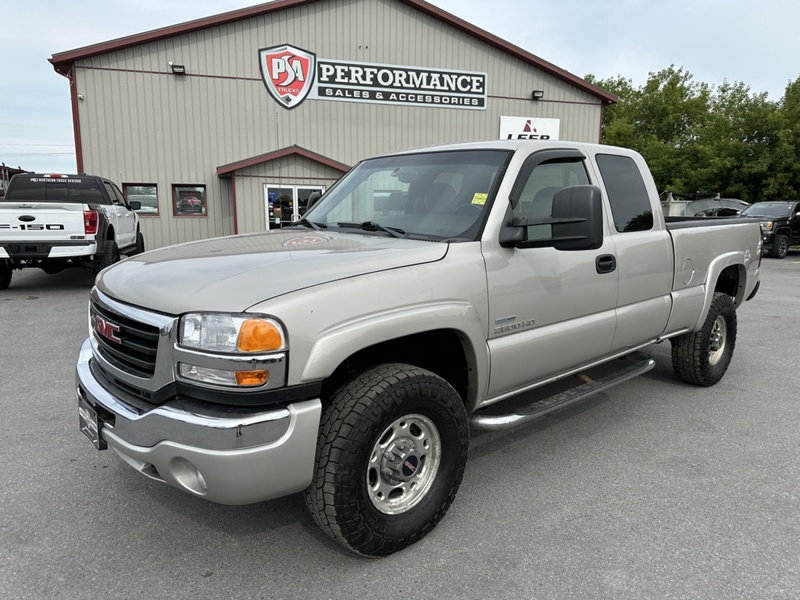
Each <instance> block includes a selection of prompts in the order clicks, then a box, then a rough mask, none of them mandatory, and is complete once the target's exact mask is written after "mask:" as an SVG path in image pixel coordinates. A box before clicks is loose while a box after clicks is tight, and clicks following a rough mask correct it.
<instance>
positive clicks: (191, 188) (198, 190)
mask: <svg viewBox="0 0 800 600" xmlns="http://www.w3.org/2000/svg"><path fill="white" fill-rule="evenodd" d="M172 203H173V213H172V214H174V215H175V216H176V217H205V216H207V215H208V212H207V210H206V186H204V185H173V186H172Z"/></svg>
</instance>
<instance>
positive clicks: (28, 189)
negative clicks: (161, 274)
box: [0, 173, 144, 290]
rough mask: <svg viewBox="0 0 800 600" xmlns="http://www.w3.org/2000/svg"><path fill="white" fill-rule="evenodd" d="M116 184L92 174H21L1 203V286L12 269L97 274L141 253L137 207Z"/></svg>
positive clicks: (142, 241) (5, 285)
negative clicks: (78, 270) (75, 269)
mask: <svg viewBox="0 0 800 600" xmlns="http://www.w3.org/2000/svg"><path fill="white" fill-rule="evenodd" d="M140 206H141V204H140V203H139V202H133V201H131V202H128V201H126V200H125V198H124V196H123V195H122V192H121V191H120V190H119V188H118V187H117V186H116V184H114V182H112V181H109V180H108V179H104V178H102V177H98V176H95V175H86V174H85V173H81V174H79V175H61V174H52V173H51V174H41V173H21V174H19V175H15V176H14V177H12V178H11V182H10V183H9V187H8V191H7V192H6V194H5V196H4V197H3V198H2V201H0V290H3V289H6V288H7V287H8V286H9V285H10V283H11V274H12V272H13V271H14V270H15V269H24V268H30V267H34V268H40V269H42V270H43V271H44V272H45V273H50V274H52V273H57V272H59V271H61V270H63V269H65V268H66V267H70V266H83V267H89V268H94V269H95V271H96V272H99V271H100V270H102V269H103V268H105V267H107V266H109V265H111V264H113V263H115V262H117V261H118V260H119V259H120V254H121V253H122V254H138V253H139V252H143V251H144V238H143V237H142V233H141V231H140V230H139V219H138V216H137V215H136V212H135V210H137V209H139V208H140Z"/></svg>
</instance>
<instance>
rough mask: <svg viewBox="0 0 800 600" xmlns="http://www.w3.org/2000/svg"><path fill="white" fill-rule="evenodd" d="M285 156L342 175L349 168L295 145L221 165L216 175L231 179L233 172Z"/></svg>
mask: <svg viewBox="0 0 800 600" xmlns="http://www.w3.org/2000/svg"><path fill="white" fill-rule="evenodd" d="M285 156H302V157H303V158H307V159H308V160H312V161H314V162H317V163H320V164H321V165H325V166H326V167H330V168H331V169H336V170H337V171H341V172H342V173H347V171H349V170H350V167H349V166H347V165H346V164H344V163H340V162H339V161H337V160H333V159H332V158H328V157H327V156H322V155H321V154H317V153H316V152H312V151H311V150H306V149H305V148H301V147H300V146H297V145H295V146H289V147H288V148H281V149H280V150H275V151H274V152H267V153H266V154H261V155H259V156H254V157H253V158H246V159H244V160H240V161H237V162H235V163H230V164H228V165H222V166H221V167H217V175H218V176H219V177H231V176H232V175H233V174H234V172H236V171H239V170H241V169H246V168H247V167H252V166H255V165H260V164H263V163H266V162H270V161H273V160H276V159H278V158H283V157H285Z"/></svg>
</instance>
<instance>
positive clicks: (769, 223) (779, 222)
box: [741, 201, 800, 258]
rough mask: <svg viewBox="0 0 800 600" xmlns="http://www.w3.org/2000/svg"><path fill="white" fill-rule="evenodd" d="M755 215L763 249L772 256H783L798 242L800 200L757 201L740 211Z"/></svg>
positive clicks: (751, 215) (745, 214) (744, 214)
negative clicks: (759, 228) (758, 224)
mask: <svg viewBox="0 0 800 600" xmlns="http://www.w3.org/2000/svg"><path fill="white" fill-rule="evenodd" d="M741 216H743V217H757V218H758V220H759V222H760V223H761V234H762V235H763V236H764V250H765V251H766V252H767V253H768V254H769V256H771V257H772V258H784V257H785V256H786V255H787V254H788V253H789V246H794V245H797V244H800V201H796V202H794V201H793V202H757V203H755V204H752V205H751V206H749V207H747V208H746V209H745V210H743V211H742V212H741Z"/></svg>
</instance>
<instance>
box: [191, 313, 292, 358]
mask: <svg viewBox="0 0 800 600" xmlns="http://www.w3.org/2000/svg"><path fill="white" fill-rule="evenodd" d="M178 343H179V344H180V345H181V346H183V347H184V348H193V349H196V350H203V351H206V352H217V353H222V354H252V353H263V352H276V351H280V350H285V349H286V336H285V334H284V332H283V328H282V327H281V326H280V324H279V323H277V322H276V321H274V320H272V319H267V318H264V317H254V316H250V315H228V314H223V313H190V314H187V315H184V316H183V317H182V318H181V326H180V335H179V342H178Z"/></svg>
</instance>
